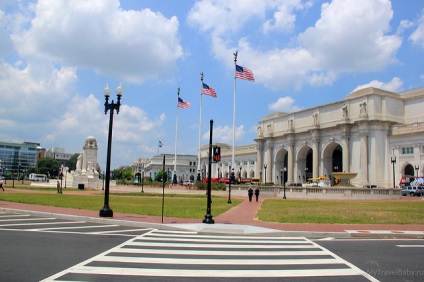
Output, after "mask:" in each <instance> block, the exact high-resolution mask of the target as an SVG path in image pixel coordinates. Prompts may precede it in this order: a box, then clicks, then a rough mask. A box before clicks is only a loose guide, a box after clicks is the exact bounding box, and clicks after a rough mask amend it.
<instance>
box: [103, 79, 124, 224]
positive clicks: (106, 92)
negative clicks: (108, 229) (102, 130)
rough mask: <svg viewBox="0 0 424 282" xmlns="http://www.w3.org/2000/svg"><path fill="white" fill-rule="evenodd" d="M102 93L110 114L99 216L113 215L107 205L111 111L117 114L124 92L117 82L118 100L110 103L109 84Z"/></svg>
mask: <svg viewBox="0 0 424 282" xmlns="http://www.w3.org/2000/svg"><path fill="white" fill-rule="evenodd" d="M103 93H104V95H105V115H106V114H107V112H108V111H109V112H110V115H109V134H108V138H107V156H106V183H105V202H104V206H103V208H102V209H101V210H100V212H99V215H100V217H113V211H112V209H111V208H110V207H109V187H110V155H111V152H112V126H113V112H114V111H115V110H116V114H119V107H120V106H121V97H122V95H123V94H124V88H122V85H121V84H119V86H118V87H117V88H116V95H117V96H118V101H117V103H116V104H115V103H114V102H113V100H112V102H111V103H109V96H110V88H109V85H106V87H105V89H104V90H103Z"/></svg>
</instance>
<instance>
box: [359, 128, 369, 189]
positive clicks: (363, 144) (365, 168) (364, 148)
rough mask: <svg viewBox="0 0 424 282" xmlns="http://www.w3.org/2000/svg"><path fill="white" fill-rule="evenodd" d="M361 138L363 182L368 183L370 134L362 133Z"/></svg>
mask: <svg viewBox="0 0 424 282" xmlns="http://www.w3.org/2000/svg"><path fill="white" fill-rule="evenodd" d="M360 136H361V151H360V164H361V181H362V182H363V183H367V182H368V134H367V133H366V132H362V133H361V134H360Z"/></svg>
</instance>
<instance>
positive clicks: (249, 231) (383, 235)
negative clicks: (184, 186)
mask: <svg viewBox="0 0 424 282" xmlns="http://www.w3.org/2000/svg"><path fill="white" fill-rule="evenodd" d="M0 211H5V212H10V213H23V214H29V215H36V216H41V217H55V218H59V219H67V220H77V221H85V222H92V223H101V224H115V225H120V226H128V227H138V228H154V229H162V230H171V231H186V232H196V233H198V234H227V235H258V236H259V235H262V236H263V235H267V236H282V237H306V238H311V239H318V238H320V239H323V238H329V239H333V238H334V239H355V238H356V239H424V234H408V233H403V234H402V233H395V234H390V233H387V231H385V232H380V233H378V232H369V233H368V232H364V233H351V232H325V231H322V232H321V231H281V230H276V229H270V228H263V227H257V226H251V225H239V224H224V223H217V224H204V223H188V224H185V223H177V224H162V223H150V222H139V221H130V220H119V219H108V218H96V217H90V216H78V215H69V214H58V213H50V212H39V211H31V210H19V209H11V208H0Z"/></svg>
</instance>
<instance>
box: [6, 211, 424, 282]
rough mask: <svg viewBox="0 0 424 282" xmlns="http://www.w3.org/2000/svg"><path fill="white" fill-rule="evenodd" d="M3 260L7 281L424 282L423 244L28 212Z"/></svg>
mask: <svg viewBox="0 0 424 282" xmlns="http://www.w3.org/2000/svg"><path fill="white" fill-rule="evenodd" d="M0 256H1V260H0V261H1V263H0V281H40V280H43V279H46V278H48V277H51V276H54V277H55V278H54V279H56V278H57V279H68V280H74V279H76V280H87V281H139V280H140V275H142V276H143V281H196V282H197V281H228V280H230V279H231V281H243V282H244V281H258V280H261V281H292V280H294V279H296V281H326V282H327V281H355V282H356V281H369V280H371V281H376V280H373V279H374V278H376V279H377V280H379V281H423V280H424V267H423V266H424V263H423V262H424V240H383V239H377V240H366V239H331V238H324V240H313V241H311V240H309V239H307V238H303V237H293V238H286V237H270V236H252V235H232V236H225V235H222V234H197V233H196V232H183V231H181V232H180V231H178V232H177V231H165V230H164V231H161V230H151V229H142V228H135V229H131V228H128V227H123V226H117V225H107V224H93V223H88V222H78V221H71V220H60V219H55V218H40V217H35V216H28V215H10V214H9V215H8V214H3V215H2V216H1V217H0ZM295 276H298V277H296V278H294V277H295ZM307 276H310V277H307ZM199 277H201V278H199Z"/></svg>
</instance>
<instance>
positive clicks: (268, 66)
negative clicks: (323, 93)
mask: <svg viewBox="0 0 424 282" xmlns="http://www.w3.org/2000/svg"><path fill="white" fill-rule="evenodd" d="M233 2H235V1H223V0H222V1H219V0H215V1H214V0H203V1H200V2H197V4H196V5H195V8H193V9H192V10H191V11H190V13H189V22H190V23H191V24H192V25H193V26H196V27H198V28H199V30H201V31H203V32H204V31H210V34H211V38H212V44H213V45H212V51H213V53H214V54H215V57H216V58H217V59H218V60H220V61H223V62H225V63H226V65H227V67H231V63H232V59H233V58H232V53H233V52H234V51H235V50H238V51H239V60H240V59H241V58H242V60H243V61H242V62H240V64H241V65H244V66H246V67H249V68H250V69H251V70H252V71H253V72H254V73H255V81H257V82H259V83H262V84H264V85H266V86H267V87H269V88H270V89H273V90H280V89H283V88H286V87H293V88H295V89H300V88H302V86H303V85H304V84H308V85H312V86H317V85H331V84H332V83H333V82H334V81H336V79H337V78H338V76H340V75H341V74H343V73H346V72H370V71H376V70H380V69H383V68H385V67H386V66H387V65H390V64H393V63H396V62H397V60H396V57H395V55H396V52H397V50H398V49H399V47H400V46H401V43H402V39H401V37H400V36H398V35H396V34H394V35H391V34H388V32H389V31H390V21H391V19H392V17H393V10H392V7H391V3H390V1H389V0H379V1H369V0H333V1H332V2H331V3H325V4H323V5H322V11H321V17H320V18H319V20H317V21H316V23H315V25H314V26H311V27H309V28H307V29H306V30H305V31H304V32H303V33H300V34H299V35H298V36H297V42H296V41H295V42H293V41H291V42H290V47H284V46H281V47H276V48H275V47H273V48H270V49H268V50H267V49H266V48H264V47H263V46H261V47H251V44H250V40H249V37H250V36H251V35H249V37H242V38H241V39H239V40H238V42H233V40H232V38H234V37H236V36H234V33H235V32H237V31H240V30H242V28H243V24H245V23H246V22H247V20H248V19H250V20H252V19H254V18H255V19H257V20H258V19H260V20H262V21H263V22H262V24H263V26H264V30H265V31H270V30H272V31H278V30H280V31H282V30H284V29H286V30H287V29H289V28H290V27H291V26H292V24H293V23H294V21H295V18H296V13H297V12H299V10H300V9H307V8H309V7H310V6H311V4H310V3H311V2H310V1H307V2H305V3H302V2H301V1H284V2H279V1H260V4H258V5H257V6H255V7H254V8H253V10H252V11H246V13H243V14H240V13H235V12H234V11H233V9H234V5H233V4H229V3H233ZM277 2H278V3H279V5H276V3H277ZM283 3H285V4H283ZM238 5H240V7H241V10H243V11H245V10H246V8H251V5H252V2H251V1H246V3H245V2H244V1H243V2H239V3H238ZM237 8H238V6H237ZM215 10H218V11H219V15H217V14H216V13H214V11H215ZM267 11H273V12H274V14H273V17H272V18H271V19H267V18H266V17H265V16H263V15H264V13H265V12H267ZM282 11H284V14H285V19H286V20H288V22H284V21H281V22H278V20H277V18H279V17H280V14H281V13H283V12H282ZM209 12H211V13H210V14H209ZM265 14H266V13H265ZM227 18H231V21H230V22H226V21H224V20H223V19H227ZM232 22H235V23H237V24H236V25H235V26H234V25H232V24H231V23H232ZM224 31H225V32H227V33H225V32H224ZM279 37H280V38H281V41H282V42H284V41H285V40H286V37H287V34H285V33H282V34H278V33H277V34H276V35H275V40H278V39H279ZM236 38H237V37H236ZM284 44H286V43H284ZM296 44H297V46H295V45H296Z"/></svg>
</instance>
